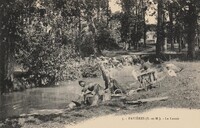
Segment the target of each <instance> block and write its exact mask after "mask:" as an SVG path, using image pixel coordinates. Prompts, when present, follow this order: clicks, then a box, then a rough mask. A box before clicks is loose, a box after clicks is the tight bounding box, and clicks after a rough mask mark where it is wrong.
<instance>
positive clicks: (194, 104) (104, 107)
mask: <svg viewBox="0 0 200 128" xmlns="http://www.w3.org/2000/svg"><path fill="white" fill-rule="evenodd" d="M173 63H174V64H175V65H177V66H179V67H182V68H183V70H182V71H181V72H180V73H178V74H177V77H166V78H165V79H163V80H162V81H160V82H159V83H157V84H159V86H160V87H159V88H155V89H152V90H151V91H147V92H141V93H138V94H137V95H135V96H134V98H135V99H145V98H150V97H163V96H168V97H169V99H168V100H167V101H162V102H157V101H156V102H152V103H147V104H144V105H141V106H137V107H135V106H132V105H124V104H123V103H119V102H111V103H105V104H101V105H99V106H97V107H83V108H77V109H75V110H67V109H64V110H63V111H61V112H60V113H50V114H48V113H47V114H40V113H34V114H32V115H23V116H17V117H12V118H8V119H6V120H3V121H1V122H0V126H1V127H5V128H6V127H8V126H9V127H10V126H14V127H15V128H16V127H22V128H37V127H38V128H41V127H46V128H49V127H50V128H53V127H57V128H62V127H64V126H66V125H72V124H77V123H80V122H81V121H84V120H87V119H91V118H94V117H99V116H105V115H109V114H116V115H124V114H130V113H138V112H145V111H149V110H151V109H153V108H161V107H166V108H186V109H200V85H199V83H200V69H199V66H200V62H175V61H174V62H173ZM122 79H123V78H122ZM66 106H67V104H66ZM44 111H45V110H44Z"/></svg>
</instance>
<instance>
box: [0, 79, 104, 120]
mask: <svg viewBox="0 0 200 128" xmlns="http://www.w3.org/2000/svg"><path fill="white" fill-rule="evenodd" d="M86 81H89V82H97V83H99V84H101V85H103V80H102V79H100V78H95V79H87V80H86ZM80 92H81V87H80V86H79V85H78V81H73V82H62V83H61V86H58V87H47V88H33V89H27V90H25V91H23V92H13V93H10V94H4V95H1V98H0V120H2V119H5V118H8V117H13V116H19V115H22V114H30V113H31V112H33V111H36V110H43V109H50V110H51V109H52V110H53V109H54V110H55V109H58V110H59V109H65V108H66V107H67V105H68V103H70V101H71V100H76V99H77V98H78V97H79V94H80Z"/></svg>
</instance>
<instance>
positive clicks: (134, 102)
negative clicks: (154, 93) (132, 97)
mask: <svg viewBox="0 0 200 128" xmlns="http://www.w3.org/2000/svg"><path fill="white" fill-rule="evenodd" d="M167 99H168V97H158V98H148V99H140V100H136V101H125V103H126V104H141V103H148V102H154V101H166V100H167Z"/></svg>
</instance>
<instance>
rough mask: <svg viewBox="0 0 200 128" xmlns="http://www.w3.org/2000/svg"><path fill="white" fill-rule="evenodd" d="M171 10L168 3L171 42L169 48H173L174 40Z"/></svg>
mask: <svg viewBox="0 0 200 128" xmlns="http://www.w3.org/2000/svg"><path fill="white" fill-rule="evenodd" d="M173 39H174V38H173V12H172V6H171V5H169V43H170V44H171V50H174V41H173Z"/></svg>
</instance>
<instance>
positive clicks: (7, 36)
mask: <svg viewBox="0 0 200 128" xmlns="http://www.w3.org/2000/svg"><path fill="white" fill-rule="evenodd" d="M6 3H7V2H2V3H1V4H0V5H1V10H0V11H1V13H2V15H0V21H1V22H0V28H3V27H2V26H5V27H4V29H0V92H1V94H2V93H4V92H8V91H10V89H12V87H13V73H14V40H13V35H12V34H11V33H14V32H10V31H12V29H8V28H9V27H11V26H12V25H11V22H15V21H10V22H9V23H8V20H10V16H11V15H9V14H8V13H7V10H6V9H7V8H6V6H7V5H6ZM8 15H9V16H8Z"/></svg>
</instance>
